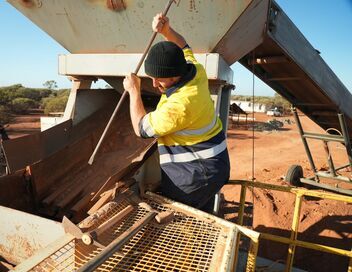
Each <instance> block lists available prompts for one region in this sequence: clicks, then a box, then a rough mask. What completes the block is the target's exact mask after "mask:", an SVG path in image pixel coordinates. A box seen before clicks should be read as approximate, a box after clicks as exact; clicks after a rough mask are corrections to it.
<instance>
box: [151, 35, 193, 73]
mask: <svg viewBox="0 0 352 272" xmlns="http://www.w3.org/2000/svg"><path fill="white" fill-rule="evenodd" d="M144 70H145V73H146V74H147V75H148V76H151V77H160V78H166V77H177V76H183V75H184V74H185V73H186V71H187V62H186V60H185V56H184V54H183V51H182V49H181V48H180V47H178V46H177V45H176V44H174V43H173V42H169V41H164V42H159V43H157V44H155V45H153V46H152V48H151V49H150V51H149V54H148V56H147V58H146V60H145V62H144Z"/></svg>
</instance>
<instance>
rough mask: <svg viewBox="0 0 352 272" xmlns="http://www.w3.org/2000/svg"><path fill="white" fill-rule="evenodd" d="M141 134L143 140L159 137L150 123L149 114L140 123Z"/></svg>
mask: <svg viewBox="0 0 352 272" xmlns="http://www.w3.org/2000/svg"><path fill="white" fill-rule="evenodd" d="M139 133H140V135H141V137H142V138H151V137H158V135H156V133H155V131H154V129H153V127H152V126H151V124H150V122H149V113H148V114H146V115H144V116H143V118H142V119H141V120H140V122H139Z"/></svg>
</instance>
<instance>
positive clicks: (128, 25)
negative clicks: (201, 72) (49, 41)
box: [7, 0, 252, 53]
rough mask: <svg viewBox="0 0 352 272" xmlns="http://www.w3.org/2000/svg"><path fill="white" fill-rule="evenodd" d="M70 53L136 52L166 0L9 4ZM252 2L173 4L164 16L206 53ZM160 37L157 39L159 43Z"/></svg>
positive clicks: (23, 0) (15, 0)
mask: <svg viewBox="0 0 352 272" xmlns="http://www.w3.org/2000/svg"><path fill="white" fill-rule="evenodd" d="M7 1H8V2H9V3H10V4H11V5H13V6H14V7H15V8H16V9H18V10H19V11H20V12H22V13H23V14H24V15H25V16H26V17H28V18H29V19H30V20H31V21H33V22H34V23H35V24H36V25H38V26H39V27H40V28H41V29H43V30H44V31H45V32H46V33H48V34H49V35H50V36H51V37H53V38H54V39H55V40H56V41H57V42H58V43H60V44H61V45H62V46H63V47H65V48H66V49H67V50H68V51H69V52H71V53H140V52H143V51H144V49H145V45H146V43H147V41H148V40H149V38H150V36H151V34H152V30H151V21H152V18H153V16H154V15H155V14H157V13H160V12H162V10H163V9H164V7H165V6H166V4H167V1H166V0H164V1H160V0H138V1H137V0H124V1H123V3H124V8H121V9H118V10H112V9H110V8H109V6H108V3H109V1H106V0H75V1H72V0H60V1H57V0H45V1H43V0H7ZM251 2H252V0H231V1H228V0H217V1H213V0H203V1H194V0H183V1H175V4H173V6H172V7H171V9H170V11H169V14H168V16H169V17H170V20H171V21H172V25H173V26H174V28H175V29H176V30H177V31H178V32H180V33H182V34H184V36H185V38H186V40H187V41H188V42H189V44H190V45H191V46H192V48H193V49H194V51H195V52H201V53H204V52H210V51H212V49H213V48H214V47H215V46H216V44H217V43H218V42H219V40H220V39H221V38H222V37H223V36H224V35H225V34H226V33H227V31H228V29H229V28H230V27H231V26H232V24H233V23H234V22H235V21H236V19H237V18H238V16H240V14H242V12H243V11H244V10H245V9H246V7H247V6H248V5H249V4H250V3H251ZM158 39H159V40H160V39H161V38H160V37H158V38H157V40H158Z"/></svg>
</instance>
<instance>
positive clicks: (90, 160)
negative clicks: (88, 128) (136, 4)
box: [88, 0, 174, 165]
mask: <svg viewBox="0 0 352 272" xmlns="http://www.w3.org/2000/svg"><path fill="white" fill-rule="evenodd" d="M173 2H174V0H169V2H168V4H167V6H166V8H165V10H164V11H163V15H164V16H165V15H166V14H167V12H168V11H169V9H170V7H171V4H172V3H173ZM157 34H158V33H157V32H153V35H152V36H151V38H150V40H149V43H148V45H147V47H146V48H145V50H144V53H143V55H142V57H141V59H140V60H139V63H138V64H137V67H136V69H135V70H134V74H136V75H137V74H138V71H139V69H140V68H141V66H142V63H143V61H144V59H145V56H146V55H147V53H148V51H149V49H150V47H151V46H152V44H153V41H154V39H155V37H156V35H157ZM127 93H128V92H127V91H126V90H124V91H123V93H122V96H121V98H120V100H119V102H118V103H117V105H116V108H115V110H114V112H113V113H112V115H111V117H110V120H109V122H108V124H107V125H106V127H105V129H104V132H103V134H102V135H101V137H100V139H99V141H98V144H97V145H96V147H95V149H94V151H93V153H92V155H91V156H90V158H89V160H88V164H90V165H92V164H93V162H94V158H95V155H96V154H97V152H98V151H99V148H100V146H101V143H102V142H103V140H104V138H105V135H106V133H107V132H108V130H109V128H110V125H111V123H112V121H113V120H114V119H115V116H116V114H117V112H118V110H119V109H120V107H121V105H122V103H123V102H124V100H125V97H126V96H127Z"/></svg>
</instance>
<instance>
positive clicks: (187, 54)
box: [183, 45, 198, 64]
mask: <svg viewBox="0 0 352 272" xmlns="http://www.w3.org/2000/svg"><path fill="white" fill-rule="evenodd" d="M183 54H184V55H185V59H186V61H187V62H190V63H193V64H196V63H198V62H197V60H196V58H195V57H194V55H193V51H192V49H191V47H189V46H188V45H186V46H185V47H184V48H183Z"/></svg>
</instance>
